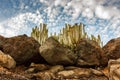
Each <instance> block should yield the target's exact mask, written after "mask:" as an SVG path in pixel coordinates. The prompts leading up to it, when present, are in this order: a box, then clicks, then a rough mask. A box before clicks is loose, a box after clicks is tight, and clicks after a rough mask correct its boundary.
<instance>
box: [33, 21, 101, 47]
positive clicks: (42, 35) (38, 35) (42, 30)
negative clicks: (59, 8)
mask: <svg viewBox="0 0 120 80" xmlns="http://www.w3.org/2000/svg"><path fill="white" fill-rule="evenodd" d="M31 36H32V37H33V38H35V39H36V40H37V41H38V42H39V43H40V44H42V43H43V42H44V41H45V40H46V39H47V38H48V29H47V26H46V24H40V27H35V28H33V30H32V33H31ZM51 36H52V37H54V38H55V39H56V40H58V41H59V42H60V43H61V44H63V45H66V46H69V47H73V46H76V44H77V43H78V42H79V41H80V40H81V39H90V40H93V41H96V42H97V43H98V44H99V45H100V46H102V43H101V39H100V35H98V37H97V38H96V37H95V36H93V35H91V37H88V35H87V33H86V32H85V26H84V24H82V23H80V24H74V25H70V24H65V28H63V29H62V30H60V33H59V34H58V35H56V33H54V34H52V33H51Z"/></svg>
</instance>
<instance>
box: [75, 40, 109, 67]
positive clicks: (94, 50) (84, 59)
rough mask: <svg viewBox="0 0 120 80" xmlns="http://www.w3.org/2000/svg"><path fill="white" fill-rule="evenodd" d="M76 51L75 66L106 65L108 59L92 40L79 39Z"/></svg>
mask: <svg viewBox="0 0 120 80" xmlns="http://www.w3.org/2000/svg"><path fill="white" fill-rule="evenodd" d="M76 53H77V54H78V59H77V63H76V65H77V66H82V67H92V66H100V65H101V66H106V65H107V62H108V59H107V57H106V55H105V54H103V51H102V49H101V47H100V46H99V45H98V44H97V43H96V42H94V41H92V40H81V41H80V42H79V44H78V45H77V46H76Z"/></svg>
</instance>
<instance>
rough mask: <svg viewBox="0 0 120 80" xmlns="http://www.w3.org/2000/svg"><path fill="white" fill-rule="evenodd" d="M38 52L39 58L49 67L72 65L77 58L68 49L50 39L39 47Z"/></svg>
mask: <svg viewBox="0 0 120 80" xmlns="http://www.w3.org/2000/svg"><path fill="white" fill-rule="evenodd" d="M39 51H40V54H41V56H42V57H43V58H44V59H45V60H46V61H47V62H48V63H49V64H51V65H72V64H74V63H75V61H76V58H77V56H76V55H75V54H74V53H73V52H72V51H71V50H70V49H68V48H66V47H63V46H62V45H61V44H60V43H59V42H58V41H57V40H55V39H54V38H52V37H50V38H48V39H47V40H46V41H45V43H44V44H43V45H41V47H40V49H39Z"/></svg>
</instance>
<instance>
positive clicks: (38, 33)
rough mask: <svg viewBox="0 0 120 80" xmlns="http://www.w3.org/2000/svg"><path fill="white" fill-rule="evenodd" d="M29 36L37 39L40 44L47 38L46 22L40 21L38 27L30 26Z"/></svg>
mask: <svg viewBox="0 0 120 80" xmlns="http://www.w3.org/2000/svg"><path fill="white" fill-rule="evenodd" d="M31 37H33V38H34V39H35V40H37V41H38V42H39V43H40V44H43V42H45V40H46V39H47V38H48V29H47V25H46V24H42V23H40V27H37V26H36V27H34V28H32V32H31Z"/></svg>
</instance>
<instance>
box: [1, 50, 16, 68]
mask: <svg viewBox="0 0 120 80" xmlns="http://www.w3.org/2000/svg"><path fill="white" fill-rule="evenodd" d="M0 65H1V66H3V67H6V68H9V69H10V68H15V66H16V62H15V60H14V59H13V58H12V57H11V56H10V55H7V54H4V53H3V52H2V51H1V50H0Z"/></svg>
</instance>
